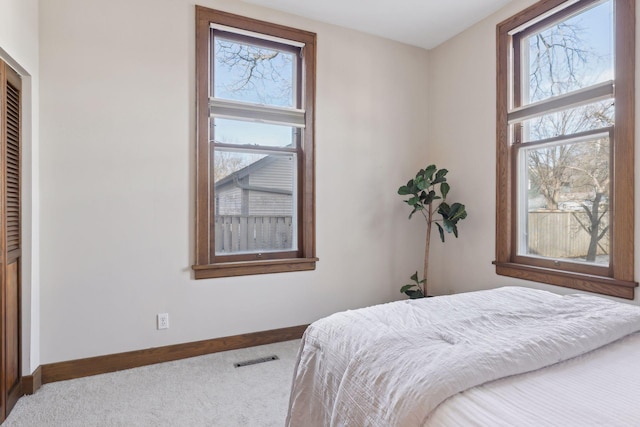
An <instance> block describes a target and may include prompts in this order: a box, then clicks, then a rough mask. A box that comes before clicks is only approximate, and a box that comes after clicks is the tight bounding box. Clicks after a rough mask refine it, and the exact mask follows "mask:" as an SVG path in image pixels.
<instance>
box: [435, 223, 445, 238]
mask: <svg viewBox="0 0 640 427" xmlns="http://www.w3.org/2000/svg"><path fill="white" fill-rule="evenodd" d="M436 225H437V226H438V231H439V232H440V240H442V242H443V243H444V230H443V229H442V226H441V225H440V224H439V223H437V222H436Z"/></svg>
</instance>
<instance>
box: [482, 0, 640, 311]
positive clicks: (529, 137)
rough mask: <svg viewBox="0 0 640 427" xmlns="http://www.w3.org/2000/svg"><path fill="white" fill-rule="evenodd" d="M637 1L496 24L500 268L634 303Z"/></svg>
mask: <svg viewBox="0 0 640 427" xmlns="http://www.w3.org/2000/svg"><path fill="white" fill-rule="evenodd" d="M634 17H635V1H634V0H599V1H594V0H579V1H559V0H542V1H540V2H538V3H536V4H535V5H533V6H531V7H530V8H528V9H526V10H524V11H523V12H521V13H519V14H517V15H515V16H513V17H512V18H510V19H508V20H506V21H504V22H502V23H500V24H499V25H498V27H497V37H498V46H497V49H498V50H497V61H498V63H497V211H496V261H495V262H494V264H495V265H496V272H497V274H500V275H505V276H511V277H516V278H521V279H526V280H533V281H538V282H543V283H549V284H553V285H559V286H565V287H569V288H575V289H581V290H586V291H591V292H597V293H602V294H606V295H614V296H618V297H622V298H628V299H633V298H634V288H635V287H636V286H637V283H635V282H634V271H633V264H634V255H633V251H634V242H633V236H634V231H633V227H634V213H633V204H634V202H633V197H634V187H633V181H634V178H633V168H634V164H633V159H634V154H633V153H634V121H635V113H634V63H635V62H634V52H635V47H634V46H635V27H634V26H635V23H634Z"/></svg>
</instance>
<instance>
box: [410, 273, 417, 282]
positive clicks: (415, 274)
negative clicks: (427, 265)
mask: <svg viewBox="0 0 640 427" xmlns="http://www.w3.org/2000/svg"><path fill="white" fill-rule="evenodd" d="M411 280H413V281H414V282H418V272H417V271H416V272H415V273H413V274H412V275H411Z"/></svg>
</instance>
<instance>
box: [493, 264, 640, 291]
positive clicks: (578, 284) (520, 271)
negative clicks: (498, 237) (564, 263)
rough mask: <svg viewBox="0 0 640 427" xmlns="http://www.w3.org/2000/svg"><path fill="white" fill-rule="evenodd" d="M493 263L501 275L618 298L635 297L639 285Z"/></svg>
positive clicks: (580, 274)
mask: <svg viewBox="0 0 640 427" xmlns="http://www.w3.org/2000/svg"><path fill="white" fill-rule="evenodd" d="M493 264H494V265H495V266H496V274H498V275H500V276H509V277H515V278H518V279H523V280H531V281H533V282H540V283H548V284H550V285H556V286H563V287H565V288H572V289H578V290H581V291H587V292H594V293H598V294H603V295H610V296H614V297H618V298H625V299H633V298H634V290H635V288H636V287H637V286H638V283H636V282H627V281H622V280H616V279H613V278H611V277H603V276H594V275H591V274H582V273H574V272H566V271H558V270H553V269H550V268H544V267H534V266H529V265H522V264H515V263H510V262H497V261H494V262H493Z"/></svg>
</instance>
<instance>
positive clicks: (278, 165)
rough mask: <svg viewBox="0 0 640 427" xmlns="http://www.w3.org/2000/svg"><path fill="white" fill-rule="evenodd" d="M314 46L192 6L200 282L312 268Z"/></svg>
mask: <svg viewBox="0 0 640 427" xmlns="http://www.w3.org/2000/svg"><path fill="white" fill-rule="evenodd" d="M315 40H316V36H315V34H313V33H309V32H306V31H301V30H296V29H293V28H288V27H283V26H280V25H275V24H271V23H267V22H262V21H256V20H253V19H249V18H245V17H241V16H237V15H232V14H229V13H225V12H220V11H216V10H211V9H207V8H204V7H200V6H197V7H196V86H197V87H196V96H197V148H196V152H197V176H196V187H197V188H196V193H197V194H196V264H195V265H194V266H193V268H194V271H195V277H196V278H197V279H202V278H212V277H225V276H239V275H248V274H263V273H277V272H286V271H301V270H312V269H314V268H315V263H316V261H317V258H316V257H315V242H314V233H315V212H314V208H315V206H314V205H315V200H314V186H315V182H314V145H313V142H314V141H313V136H314V130H313V129H314V128H313V114H314V92H315V81H314V78H315Z"/></svg>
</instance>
